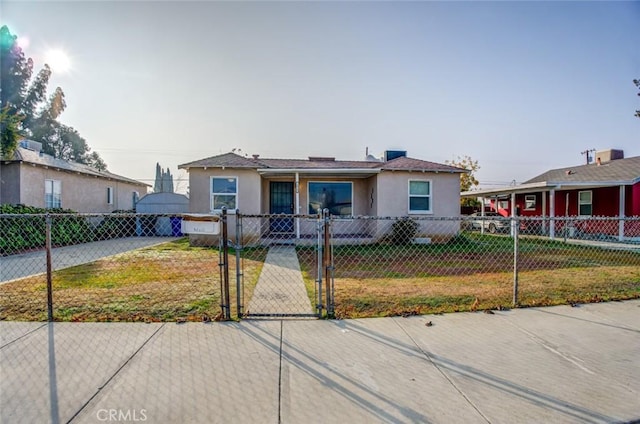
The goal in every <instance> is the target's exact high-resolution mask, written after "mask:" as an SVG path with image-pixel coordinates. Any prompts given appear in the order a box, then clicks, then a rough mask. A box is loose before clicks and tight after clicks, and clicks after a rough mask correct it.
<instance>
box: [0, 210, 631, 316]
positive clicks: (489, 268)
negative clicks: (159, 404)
mask: <svg viewBox="0 0 640 424" xmlns="http://www.w3.org/2000/svg"><path fill="white" fill-rule="evenodd" d="M181 219H182V217H181V216H175V215H142V214H48V215H11V214H2V215H0V255H1V256H0V320H4V321H46V320H55V321H144V322H154V321H177V322H182V321H209V320H215V319H229V318H235V317H238V318H283V317H321V316H329V317H332V316H337V317H364V316H381V315H410V314H424V313H434V312H449V311H462V310H491V309H496V308H507V307H511V306H513V305H520V306H534V305H550V304H558V303H572V304H573V303H581V302H596V301H600V300H610V299H628V298H637V297H638V296H639V295H640V218H638V217H630V218H623V219H619V218H604V217H589V218H584V217H572V218H549V217H546V218H541V217H516V218H502V217H451V218H435V217H433V218H430V217H404V218H385V217H338V216H331V217H329V216H324V217H323V216H316V215H242V214H240V213H239V212H236V213H235V214H229V216H228V219H226V223H227V225H226V226H225V228H226V237H225V236H222V235H206V236H197V235H190V236H187V235H185V234H182V233H181V228H182V227H181ZM225 241H226V243H225Z"/></svg>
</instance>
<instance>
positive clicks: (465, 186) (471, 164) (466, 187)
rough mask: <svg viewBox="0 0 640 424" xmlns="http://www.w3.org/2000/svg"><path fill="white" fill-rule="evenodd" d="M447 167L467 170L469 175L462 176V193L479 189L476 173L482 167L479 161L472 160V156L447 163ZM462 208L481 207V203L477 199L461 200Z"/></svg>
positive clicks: (460, 157)
mask: <svg viewBox="0 0 640 424" xmlns="http://www.w3.org/2000/svg"><path fill="white" fill-rule="evenodd" d="M445 163H446V164H447V165H451V166H455V167H458V168H462V169H466V170H467V171H469V172H467V173H464V174H461V175H460V192H463V191H470V190H473V189H474V188H475V187H477V186H478V185H479V184H480V182H479V181H478V180H477V179H476V177H475V173H476V172H478V170H479V169H480V165H479V164H478V161H477V160H473V159H471V157H470V156H458V157H457V158H456V159H455V160H450V161H445ZM460 204H461V205H462V206H473V207H475V206H479V204H480V203H479V202H478V201H477V200H476V199H469V198H467V199H460Z"/></svg>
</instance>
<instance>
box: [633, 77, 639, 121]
mask: <svg viewBox="0 0 640 424" xmlns="http://www.w3.org/2000/svg"><path fill="white" fill-rule="evenodd" d="M633 83H634V84H635V85H636V87H637V88H638V96H640V79H634V80H633ZM636 117H638V118H640V110H636Z"/></svg>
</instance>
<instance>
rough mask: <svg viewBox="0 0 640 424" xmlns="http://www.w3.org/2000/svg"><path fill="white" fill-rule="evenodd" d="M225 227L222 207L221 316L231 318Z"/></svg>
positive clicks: (225, 209)
mask: <svg viewBox="0 0 640 424" xmlns="http://www.w3.org/2000/svg"><path fill="white" fill-rule="evenodd" d="M227 237H228V229H227V208H226V207H224V206H223V207H222V278H223V293H222V296H223V297H224V300H223V308H222V309H223V318H224V319H225V320H228V319H231V310H230V309H231V308H230V307H229V305H230V302H231V300H230V296H229V240H228V238H227Z"/></svg>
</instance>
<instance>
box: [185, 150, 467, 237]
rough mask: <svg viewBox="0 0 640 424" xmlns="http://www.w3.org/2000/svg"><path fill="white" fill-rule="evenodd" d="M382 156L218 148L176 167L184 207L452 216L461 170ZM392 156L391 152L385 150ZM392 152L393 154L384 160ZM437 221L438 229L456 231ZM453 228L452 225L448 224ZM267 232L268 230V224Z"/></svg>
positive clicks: (295, 227)
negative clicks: (185, 195)
mask: <svg viewBox="0 0 640 424" xmlns="http://www.w3.org/2000/svg"><path fill="white" fill-rule="evenodd" d="M387 153H388V155H385V157H386V158H387V159H388V160H375V159H373V160H365V161H342V160H336V159H335V158H332V157H309V158H308V159H263V158H260V157H259V156H258V155H254V156H253V157H251V158H249V157H243V156H240V155H237V154H235V153H226V154H222V155H219V156H213V157H210V158H206V159H201V160H198V161H194V162H189V163H185V164H182V165H180V166H178V168H179V169H186V170H187V171H188V173H189V192H190V196H189V203H190V212H192V213H216V212H219V211H220V208H221V207H222V206H226V207H227V208H228V210H229V211H230V213H233V211H234V210H236V209H237V210H239V211H240V213H242V214H243V215H246V214H282V213H284V214H300V215H308V214H309V215H310V214H317V213H318V212H319V211H320V210H322V209H324V208H327V209H329V211H330V213H331V214H332V215H335V216H341V217H348V216H358V215H364V216H383V217H400V216H433V217H450V216H458V215H459V214H460V174H461V173H463V172H466V171H465V170H464V169H460V168H456V167H453V166H449V165H443V164H439V163H434V162H428V161H424V160H420V159H413V158H409V157H407V156H406V153H405V152H397V151H396V152H387ZM391 155H393V156H391ZM391 157H393V159H391ZM288 222H289V223H290V224H289V225H284V226H283V225H281V224H282V223H279V224H280V227H279V228H278V231H280V232H290V233H291V234H292V235H295V236H296V237H300V235H301V234H305V233H310V232H311V231H312V230H313V228H301V226H300V223H299V222H298V220H295V221H294V220H290V221H288ZM449 224H450V226H451V228H446V226H445V225H441V226H440V228H441V229H442V230H443V231H444V232H445V233H446V234H449V235H451V234H455V233H457V231H458V229H459V228H458V226H457V223H455V222H451V223H449ZM453 227H456V228H453ZM274 230H275V229H274Z"/></svg>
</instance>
